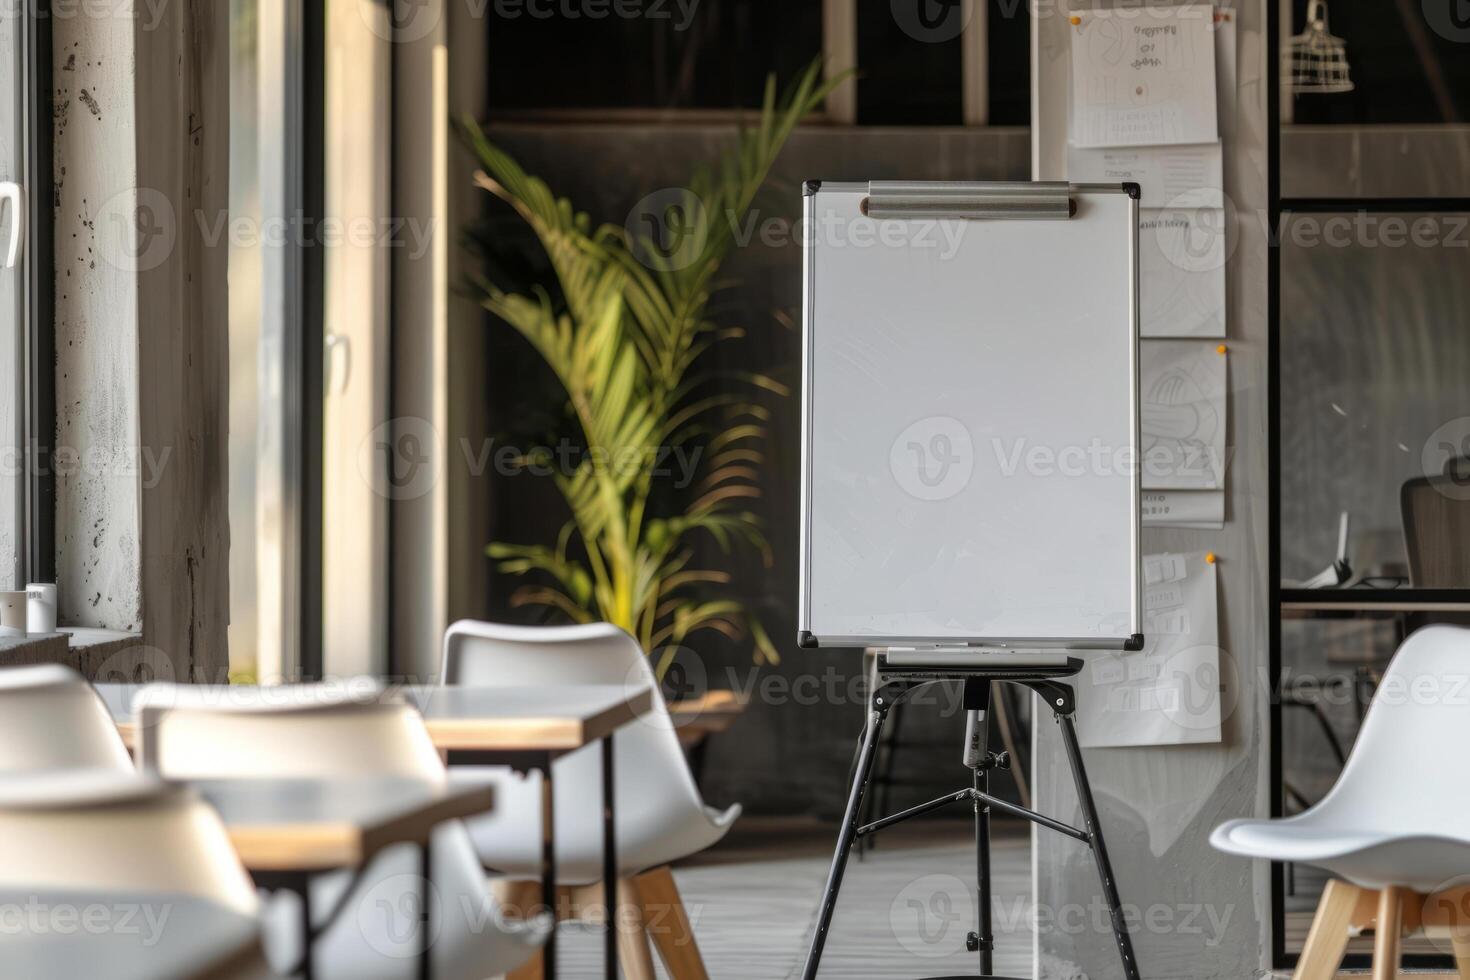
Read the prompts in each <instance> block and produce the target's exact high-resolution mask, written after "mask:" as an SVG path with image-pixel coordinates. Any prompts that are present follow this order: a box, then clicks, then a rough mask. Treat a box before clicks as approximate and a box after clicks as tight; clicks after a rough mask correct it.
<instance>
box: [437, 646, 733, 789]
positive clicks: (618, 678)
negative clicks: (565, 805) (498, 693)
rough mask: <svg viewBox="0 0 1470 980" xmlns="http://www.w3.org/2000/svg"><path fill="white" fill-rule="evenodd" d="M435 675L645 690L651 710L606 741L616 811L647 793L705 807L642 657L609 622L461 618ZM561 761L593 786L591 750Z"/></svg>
mask: <svg viewBox="0 0 1470 980" xmlns="http://www.w3.org/2000/svg"><path fill="white" fill-rule="evenodd" d="M442 676H443V678H444V683H446V684H464V685H472V686H475V687H538V686H543V685H545V686H555V685H565V684H613V685H627V686H632V687H638V688H642V687H649V688H651V689H652V690H653V699H654V706H653V711H652V712H651V713H650V714H649V716H647V717H646V718H644V719H642V720H640V721H638V722H635V723H634V724H631V725H628V726H626V727H625V728H622V729H620V730H619V731H618V732H617V733H616V735H615V736H614V738H613V749H614V754H615V759H616V765H617V772H618V777H617V789H618V797H619V806H620V807H621V805H622V804H621V800H622V797H623V796H624V795H628V796H637V797H641V796H644V795H646V794H654V795H653V798H654V799H658V800H661V801H663V802H664V803H665V805H671V806H676V805H680V804H682V805H685V806H689V807H693V808H702V807H703V806H704V800H703V798H702V797H701V796H700V793H699V788H698V787H697V786H696V785H695V783H694V777H693V775H691V774H690V772H689V765H688V763H687V762H686V761H685V759H684V751H683V749H682V748H681V747H680V745H679V737H678V735H677V734H676V733H675V731H674V726H673V723H672V721H671V720H670V718H669V709H668V706H667V705H665V704H664V699H663V695H662V693H661V692H660V691H659V685H658V679H657V678H656V677H655V676H654V673H653V668H652V666H650V664H649V662H648V657H647V655H646V654H645V653H644V652H643V648H642V647H640V646H639V645H638V641H637V640H635V639H633V637H631V636H629V635H628V634H627V633H626V632H625V631H623V630H621V629H619V628H618V627H616V626H614V625H612V624H611V623H588V624H585V625H578V626H508V625H505V624H503V623H482V622H475V621H473V620H461V621H460V622H457V623H455V624H453V625H452V626H450V627H449V629H448V631H447V632H446V633H445V634H444V660H443V664H442ZM563 763H574V764H575V766H576V768H577V771H576V772H575V773H568V774H567V775H569V776H571V777H572V778H574V779H581V778H586V779H589V780H591V782H590V783H589V784H588V785H594V786H595V785H598V782H599V781H600V779H601V776H600V770H598V769H597V765H598V763H597V760H596V757H595V755H593V754H592V753H591V752H588V751H587V750H583V751H582V752H578V753H574V754H573V755H572V756H570V757H568V758H567V759H566V760H563ZM561 765H562V764H559V766H561ZM584 769H585V772H584V771H583V770H584ZM560 776H561V768H559V769H558V777H559V778H560Z"/></svg>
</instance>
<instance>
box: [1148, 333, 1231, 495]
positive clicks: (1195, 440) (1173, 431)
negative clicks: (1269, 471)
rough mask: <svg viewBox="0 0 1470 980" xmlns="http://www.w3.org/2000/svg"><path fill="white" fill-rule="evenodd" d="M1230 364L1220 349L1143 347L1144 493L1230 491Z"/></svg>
mask: <svg viewBox="0 0 1470 980" xmlns="http://www.w3.org/2000/svg"><path fill="white" fill-rule="evenodd" d="M1225 361H1226V357H1225V355H1224V354H1220V353H1218V352H1217V350H1216V345H1215V344H1209V343H1200V342H1198V341H1188V340H1149V341H1145V342H1144V343H1142V344H1140V345H1139V394H1140V397H1141V400H1142V402H1143V412H1142V421H1141V424H1140V429H1141V430H1142V447H1141V448H1142V453H1143V460H1142V466H1143V469H1142V482H1143V489H1145V490H1219V489H1222V488H1223V487H1224V477H1225Z"/></svg>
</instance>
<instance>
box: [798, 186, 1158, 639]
mask: <svg viewBox="0 0 1470 980" xmlns="http://www.w3.org/2000/svg"><path fill="white" fill-rule="evenodd" d="M1015 183H1016V184H1018V185H1023V184H1032V183H1034V182H1033V181H1015ZM868 188H869V184H868V182H867V181H850V180H849V181H840V180H829V181H823V180H808V181H806V182H804V183H803V185H802V220H803V222H804V223H805V226H806V228H807V229H808V230H809V231H808V236H807V239H806V241H805V242H804V244H803V247H802V250H801V267H802V270H801V271H802V276H801V300H802V303H801V314H802V331H801V538H800V562H801V567H800V570H799V574H798V579H799V586H798V598H797V602H798V612H797V645H798V646H800V647H802V648H804V649H816V648H819V647H884V646H894V647H935V648H955V647H972V648H980V649H986V648H990V649H998V650H1016V649H1067V650H1125V651H1137V650H1142V649H1143V579H1142V576H1143V570H1142V555H1143V549H1142V543H1141V530H1142V523H1143V517H1142V507H1143V489H1142V467H1141V466H1140V465H1135V466H1134V467H1133V485H1132V488H1131V490H1130V496H1131V497H1132V499H1133V505H1132V507H1131V508H1130V534H1129V537H1130V541H1131V544H1130V550H1131V551H1132V558H1133V582H1132V583H1131V586H1130V589H1129V592H1130V594H1131V596H1132V603H1131V607H1132V608H1131V610H1130V614H1131V623H1130V629H1131V633H1132V635H1131V636H1129V637H1126V638H1122V639H1120V638H1117V637H1097V636H1086V637H1075V636H1074V637H1067V636H1059V637H1046V638H1037V637H973V638H961V637H951V636H942V637H936V636H892V635H886V634H885V635H877V636H869V635H818V634H816V633H813V632H812V631H811V589H810V587H809V584H808V583H809V579H810V576H811V540H812V538H811V535H812V529H811V487H812V479H811V465H812V445H811V443H812V398H811V391H812V367H813V365H812V346H813V331H814V330H815V327H816V324H815V319H816V318H815V300H816V283H815V274H816V270H815V267H814V263H813V261H812V244H813V238H812V237H811V232H810V229H813V228H815V227H816V196H817V192H818V191H819V190H824V189H825V190H837V191H847V192H856V191H866V190H868ZM1069 193H1071V194H1074V195H1089V194H1125V195H1127V196H1128V197H1129V198H1130V199H1131V203H1130V206H1129V213H1130V215H1131V217H1132V220H1133V234H1132V235H1131V236H1130V238H1129V242H1128V265H1129V268H1130V269H1131V270H1132V276H1131V277H1130V281H1129V284H1128V306H1129V318H1130V320H1131V321H1132V327H1133V345H1132V350H1131V352H1130V354H1129V358H1128V371H1129V380H1130V382H1131V383H1130V386H1129V387H1130V397H1129V411H1130V413H1131V415H1132V417H1133V426H1132V428H1133V433H1132V437H1133V445H1132V447H1131V449H1132V453H1133V455H1132V458H1133V459H1134V460H1135V461H1138V460H1139V459H1140V457H1139V450H1140V447H1141V446H1142V444H1143V441H1142V435H1141V415H1142V406H1141V403H1140V396H1139V391H1138V380H1139V379H1138V372H1139V360H1138V358H1139V353H1138V348H1139V329H1140V320H1139V304H1138V200H1139V187H1138V185H1137V184H1132V183H1127V184H1071V185H1070V190H1069Z"/></svg>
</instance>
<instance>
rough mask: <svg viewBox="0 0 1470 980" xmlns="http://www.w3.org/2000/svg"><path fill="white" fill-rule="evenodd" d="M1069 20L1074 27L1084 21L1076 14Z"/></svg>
mask: <svg viewBox="0 0 1470 980" xmlns="http://www.w3.org/2000/svg"><path fill="white" fill-rule="evenodd" d="M1068 20H1070V21H1071V22H1072V26H1073V27H1076V26H1077V25H1078V24H1080V23H1082V18H1081V17H1078V16H1077V15H1076V14H1073V15H1072V16H1071V17H1069V18H1068Z"/></svg>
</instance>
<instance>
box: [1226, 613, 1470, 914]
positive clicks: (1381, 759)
mask: <svg viewBox="0 0 1470 980" xmlns="http://www.w3.org/2000/svg"><path fill="white" fill-rule="evenodd" d="M1467 736H1470V629H1464V628H1461V627H1456V626H1428V627H1425V628H1424V629H1421V630H1419V631H1417V632H1416V633H1414V634H1413V635H1412V636H1410V637H1409V638H1408V639H1407V640H1405V641H1404V643H1403V645H1402V646H1401V647H1400V648H1399V651H1398V654H1397V655H1396V656H1395V657H1394V659H1393V661H1392V662H1391V663H1390V664H1389V667H1388V670H1387V672H1386V673H1385V674H1384V676H1383V681H1382V683H1381V684H1380V685H1379V687H1378V690H1377V692H1376V693H1375V695H1374V698H1373V703H1372V705H1371V706H1370V707H1369V709H1368V714H1367V717H1366V718H1365V719H1364V722H1363V727H1362V731H1361V732H1360V733H1359V734H1358V740H1357V743H1356V744H1355V745H1354V746H1353V750H1352V753H1351V754H1350V755H1349V757H1348V761H1347V765H1346V766H1345V767H1344V768H1343V771H1342V774H1341V776H1339V777H1338V780H1337V783H1336V785H1334V786H1333V787H1332V789H1331V791H1329V792H1328V794H1327V795H1326V796H1325V797H1323V798H1322V800H1321V802H1319V803H1318V804H1317V805H1316V806H1314V807H1312V808H1311V809H1309V810H1307V811H1305V812H1304V813H1300V814H1298V815H1296V816H1293V817H1287V818H1284V819H1280V820H1255V819H1246V820H1231V821H1229V822H1228V823H1225V824H1222V825H1221V826H1219V827H1218V828H1216V830H1215V832H1214V834H1213V835H1211V837H1210V842H1211V843H1212V844H1213V845H1214V846H1215V847H1217V848H1218V849H1220V850H1222V851H1225V852H1226V853H1229V854H1239V855H1241V856H1243V857H1251V858H1264V859H1270V860H1274V861H1294V862H1300V863H1302V864H1311V865H1314V866H1316V867H1320V868H1323V869H1325V870H1327V871H1328V872H1330V873H1331V874H1333V875H1334V876H1336V877H1339V878H1342V879H1344V880H1346V881H1348V882H1351V883H1352V884H1354V885H1356V886H1359V887H1361V888H1368V889H1382V888H1388V887H1395V886H1397V887H1403V888H1409V889H1413V890H1414V891H1416V892H1421V893H1429V892H1433V891H1436V890H1438V889H1439V888H1441V887H1443V886H1445V885H1446V884H1447V883H1449V882H1451V881H1452V880H1453V879H1456V878H1459V877H1462V876H1464V875H1467V874H1470V821H1467V819H1466V816H1465V814H1466V813H1467V811H1470V782H1467V781H1466V780H1464V779H1462V778H1460V777H1459V774H1458V771H1457V769H1456V760H1457V758H1458V750H1459V748H1460V746H1462V745H1464V744H1465V741H1466V739H1467Z"/></svg>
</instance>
